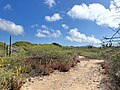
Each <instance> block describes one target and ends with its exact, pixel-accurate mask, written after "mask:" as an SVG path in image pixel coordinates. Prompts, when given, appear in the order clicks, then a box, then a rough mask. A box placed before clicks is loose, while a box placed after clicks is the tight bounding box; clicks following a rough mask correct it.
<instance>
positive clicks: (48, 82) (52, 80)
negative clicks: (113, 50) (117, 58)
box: [21, 60, 106, 90]
mask: <svg viewBox="0 0 120 90" xmlns="http://www.w3.org/2000/svg"><path fill="white" fill-rule="evenodd" d="M101 62H103V60H88V61H81V62H80V63H78V64H77V66H75V67H74V68H71V70H70V71H69V72H58V71H54V72H53V73H52V74H50V75H49V76H43V77H35V78H33V79H32V81H31V82H27V83H26V84H25V85H24V86H23V87H22V88H21V90H106V89H104V85H103V84H102V83H101V80H102V79H104V78H105V77H106V76H105V75H104V74H102V72H103V69H102V68H101V65H100V64H98V63H101Z"/></svg>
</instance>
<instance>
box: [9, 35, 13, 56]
mask: <svg viewBox="0 0 120 90" xmlns="http://www.w3.org/2000/svg"><path fill="white" fill-rule="evenodd" d="M11 54H12V37H11V35H10V46H9V56H11Z"/></svg>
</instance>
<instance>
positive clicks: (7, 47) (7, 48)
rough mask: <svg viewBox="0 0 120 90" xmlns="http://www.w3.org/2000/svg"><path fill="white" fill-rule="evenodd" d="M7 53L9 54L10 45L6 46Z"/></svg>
mask: <svg viewBox="0 0 120 90" xmlns="http://www.w3.org/2000/svg"><path fill="white" fill-rule="evenodd" d="M6 55H7V56H8V55H9V45H7V46H6Z"/></svg>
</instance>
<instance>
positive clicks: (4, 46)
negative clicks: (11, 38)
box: [3, 43, 6, 55]
mask: <svg viewBox="0 0 120 90" xmlns="http://www.w3.org/2000/svg"><path fill="white" fill-rule="evenodd" d="M3 48H4V55H6V43H4V45H3Z"/></svg>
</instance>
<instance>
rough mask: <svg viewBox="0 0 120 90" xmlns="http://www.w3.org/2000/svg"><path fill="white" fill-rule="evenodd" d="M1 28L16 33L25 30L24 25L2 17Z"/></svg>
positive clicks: (0, 20)
mask: <svg viewBox="0 0 120 90" xmlns="http://www.w3.org/2000/svg"><path fill="white" fill-rule="evenodd" d="M0 30H2V31H6V32H9V33H11V34H14V35H19V34H22V33H23V32H24V29H23V26H21V25H16V24H15V23H14V22H11V21H7V20H5V19H1V18H0Z"/></svg>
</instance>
